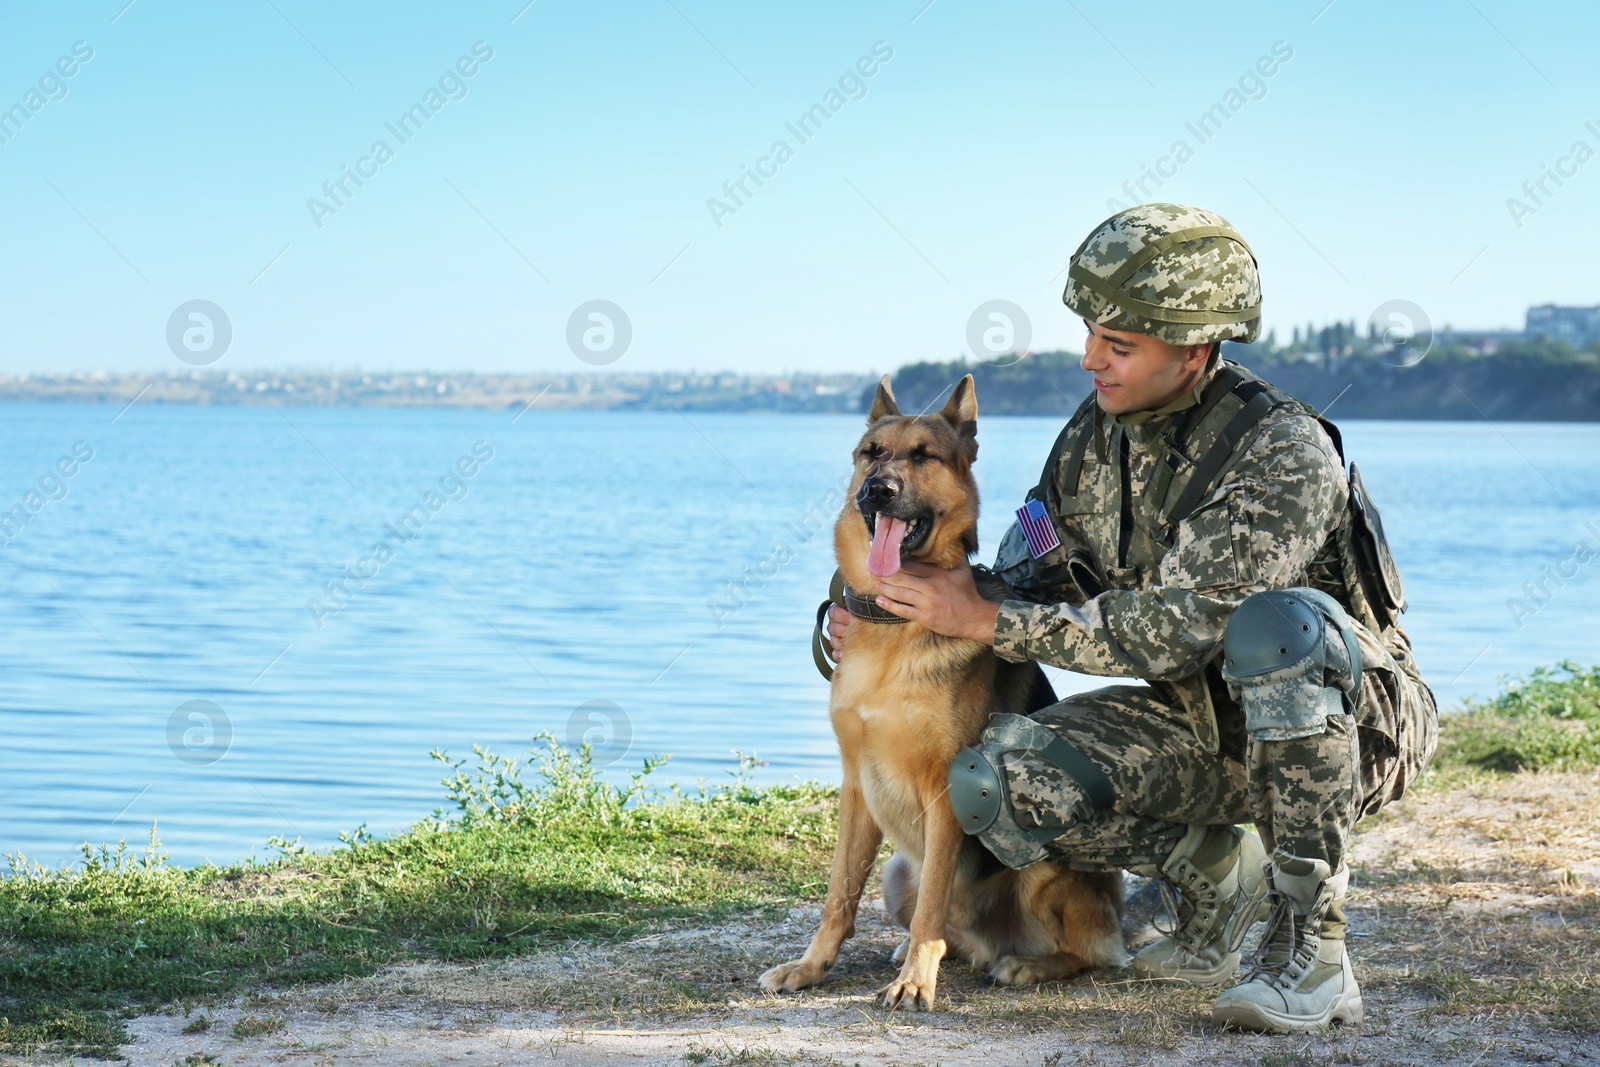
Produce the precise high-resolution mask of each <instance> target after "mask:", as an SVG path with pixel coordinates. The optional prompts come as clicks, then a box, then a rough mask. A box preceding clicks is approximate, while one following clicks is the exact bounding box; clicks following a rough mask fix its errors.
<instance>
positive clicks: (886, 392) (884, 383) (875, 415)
mask: <svg viewBox="0 0 1600 1067" xmlns="http://www.w3.org/2000/svg"><path fill="white" fill-rule="evenodd" d="M898 414H900V405H899V404H896V403H895V402H894V390H893V389H891V388H889V376H888V375H887V374H885V375H884V376H883V378H882V379H881V380H880V381H879V382H878V392H877V394H876V395H875V396H873V398H872V409H871V410H870V411H868V412H867V425H868V426H871V425H872V424H873V423H875V422H877V421H878V420H879V419H882V418H887V417H888V416H890V415H898Z"/></svg>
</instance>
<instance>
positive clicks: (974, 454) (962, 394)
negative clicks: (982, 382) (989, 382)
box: [939, 374, 978, 463]
mask: <svg viewBox="0 0 1600 1067" xmlns="http://www.w3.org/2000/svg"><path fill="white" fill-rule="evenodd" d="M939 414H940V415H941V416H942V417H943V418H944V420H945V421H946V422H948V423H949V424H950V425H951V426H953V427H955V431H956V433H957V434H958V435H959V436H960V437H961V446H962V448H964V449H965V450H966V453H967V462H968V463H971V462H972V461H973V460H975V459H977V458H978V391H977V387H976V386H974V385H973V384H972V375H970V374H969V375H967V376H966V377H965V378H962V379H961V380H960V381H959V382H957V383H956V387H955V391H954V392H952V393H951V394H950V399H949V400H947V401H945V405H944V407H943V408H942V409H941V410H940V411H939Z"/></svg>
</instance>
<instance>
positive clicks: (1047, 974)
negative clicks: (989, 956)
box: [989, 952, 1086, 985]
mask: <svg viewBox="0 0 1600 1067" xmlns="http://www.w3.org/2000/svg"><path fill="white" fill-rule="evenodd" d="M1085 967H1086V964H1085V963H1084V961H1083V960H1081V959H1079V958H1078V957H1077V956H1074V955H1072V954H1071V953H1070V952H1054V953H1051V954H1049V955H1046V956H1001V957H1000V959H999V960H998V961H996V963H995V965H994V966H993V967H991V968H989V977H990V978H991V979H993V980H994V981H996V982H998V983H999V984H1001V985H1038V984H1039V983H1040V982H1053V981H1055V980H1056V979H1058V978H1066V977H1068V976H1069V975H1074V974H1077V973H1078V972H1079V971H1081V970H1084V969H1085Z"/></svg>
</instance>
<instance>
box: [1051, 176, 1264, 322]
mask: <svg viewBox="0 0 1600 1067" xmlns="http://www.w3.org/2000/svg"><path fill="white" fill-rule="evenodd" d="M1061 300H1062V302H1063V303H1065V304H1066V305H1067V306H1068V307H1069V308H1071V309H1072V310H1073V311H1076V312H1077V313H1078V314H1079V315H1082V316H1083V317H1084V318H1085V319H1088V320H1089V321H1090V322H1093V323H1096V324H1098V325H1101V326H1105V327H1107V328H1109V329H1113V330H1127V331H1129V332H1130V333H1142V334H1149V335H1151V336H1153V337H1157V338H1160V339H1161V340H1163V341H1165V342H1167V343H1168V344H1172V345H1200V344H1206V343H1208V342H1210V341H1240V342H1243V343H1244V344H1249V343H1250V342H1251V341H1254V340H1255V339H1256V335H1257V334H1258V333H1259V332H1260V331H1261V280H1260V278H1259V277H1258V276H1257V274H1256V257H1255V253H1254V252H1252V251H1250V246H1249V245H1247V244H1245V243H1244V238H1243V237H1240V236H1239V231H1237V230H1235V229H1234V228H1233V227H1232V226H1230V225H1229V224H1228V221H1227V220H1226V219H1224V218H1223V217H1222V216H1221V215H1217V214H1215V213H1213V212H1210V211H1205V210H1203V209H1201V208H1197V207H1184V206H1183V205H1181V204H1141V205H1139V206H1138V207H1132V208H1128V209H1127V210H1125V211H1119V212H1117V213H1116V214H1115V215H1112V216H1111V217H1110V218H1109V219H1106V220H1105V221H1104V222H1102V223H1101V224H1100V225H1099V226H1096V227H1095V228H1094V232H1093V233H1091V234H1089V236H1088V237H1087V238H1085V239H1084V242H1083V244H1081V245H1079V246H1078V250H1077V251H1076V252H1074V253H1073V254H1072V269H1071V270H1070V271H1069V272H1068V273H1067V291H1066V292H1065V293H1063V294H1062V296H1061Z"/></svg>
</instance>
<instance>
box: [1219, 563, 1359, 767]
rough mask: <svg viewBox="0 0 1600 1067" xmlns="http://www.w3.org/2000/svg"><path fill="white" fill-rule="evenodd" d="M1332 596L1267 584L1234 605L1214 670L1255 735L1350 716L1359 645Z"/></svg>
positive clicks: (1304, 731) (1262, 737) (1322, 726)
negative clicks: (1219, 666)
mask: <svg viewBox="0 0 1600 1067" xmlns="http://www.w3.org/2000/svg"><path fill="white" fill-rule="evenodd" d="M1354 626H1355V624H1354V623H1353V622H1352V621H1351V619H1350V616H1349V615H1347V614H1346V613H1345V610H1344V608H1342V607H1340V606H1339V602H1338V601H1336V600H1334V599H1333V597H1331V596H1329V595H1328V594H1327V593H1324V592H1322V591H1321V590H1317V589H1307V588H1298V587H1297V588H1294V589H1275V590H1272V591H1270V592H1265V593H1256V594H1254V595H1252V596H1250V597H1247V598H1246V599H1245V601H1244V603H1242V604H1240V605H1239V606H1238V608H1236V609H1235V610H1234V613H1233V616H1232V618H1230V619H1229V620H1228V628H1227V631H1226V633H1225V634H1224V635H1223V642H1222V654H1223V658H1222V676H1223V678H1224V679H1225V680H1226V681H1227V683H1228V692H1229V694H1230V695H1231V696H1232V697H1233V698H1234V699H1235V700H1237V701H1238V702H1239V704H1240V707H1242V708H1243V709H1244V720H1245V728H1246V729H1247V730H1248V731H1249V732H1250V735H1251V736H1252V737H1254V738H1255V739H1257V740H1259V741H1287V740H1291V739H1293V738H1298V737H1311V736H1313V735H1316V734H1320V733H1322V732H1324V731H1325V730H1326V729H1327V723H1328V717H1329V716H1330V715H1343V714H1349V715H1354V714H1356V712H1357V711H1358V708H1357V705H1358V703H1359V701H1360V693H1361V648H1360V646H1359V645H1358V644H1357V643H1356V634H1355V629H1354Z"/></svg>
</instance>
